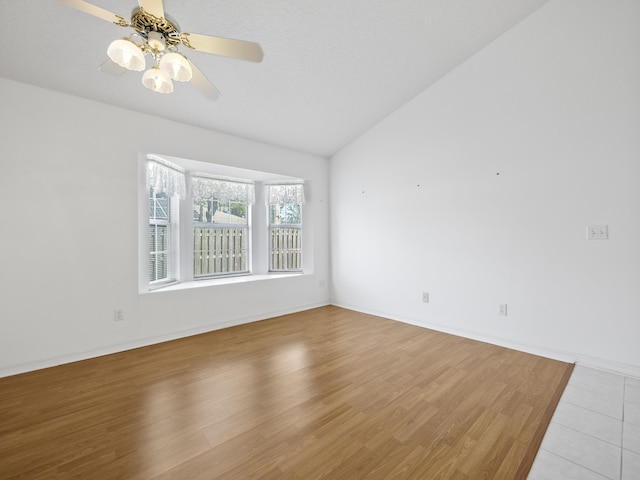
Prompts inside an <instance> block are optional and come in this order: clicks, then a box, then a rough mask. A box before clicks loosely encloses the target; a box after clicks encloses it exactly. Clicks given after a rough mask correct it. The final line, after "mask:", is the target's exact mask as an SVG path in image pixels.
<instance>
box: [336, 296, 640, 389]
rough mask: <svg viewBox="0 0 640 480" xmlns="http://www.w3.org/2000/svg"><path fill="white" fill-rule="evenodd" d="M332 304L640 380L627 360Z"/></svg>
mask: <svg viewBox="0 0 640 480" xmlns="http://www.w3.org/2000/svg"><path fill="white" fill-rule="evenodd" d="M332 305H335V306H336V307H340V308H346V309H348V310H354V311H356V312H361V313H366V314H368V315H375V316H377V317H383V318H388V319H390V320H395V321H398V322H402V323H407V324H409V325H414V326H416V327H422V328H428V329H430V330H435V331H437V332H442V333H448V334H450V335H456V336H458V337H464V338H469V339H471V340H477V341H479V342H485V343H490V344H492V345H497V346H499V347H504V348H510V349H512V350H518V351H520V352H524V353H530V354H532V355H538V356H540V357H545V358H550V359H552V360H558V361H561V362H566V363H575V364H578V365H582V366H584V367H589V368H595V369H597V370H604V371H607V372H611V373H615V374H618V375H624V376H627V377H634V378H638V379H640V366H638V365H628V364H626V363H620V362H615V361H612V360H607V359H602V358H596V357H590V356H588V355H581V354H578V353H575V352H568V351H557V350H553V349H549V348H546V347H543V346H539V345H529V344H524V343H518V342H513V341H511V340H507V339H504V338H498V337H490V336H486V335H482V334H480V333H477V332H473V331H468V330H458V329H454V328H450V327H446V326H444V325H439V324H432V323H426V322H420V321H416V320H412V319H410V318H405V317H402V316H398V315H394V314H391V313H388V312H381V311H376V310H371V309H366V308H361V307H358V306H356V305H349V304H340V303H335V302H333V303H332Z"/></svg>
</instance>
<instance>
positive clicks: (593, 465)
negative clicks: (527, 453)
mask: <svg viewBox="0 0 640 480" xmlns="http://www.w3.org/2000/svg"><path fill="white" fill-rule="evenodd" d="M527 478H528V480H607V479H608V480H640V380H637V379H634V378H629V377H624V376H622V375H616V374H613V373H609V372H603V371H601V370H595V369H592V368H587V367H582V366H579V365H576V367H575V369H574V371H573V374H572V375H571V379H570V380H569V383H568V384H567V388H566V389H565V391H564V393H563V395H562V398H561V399H560V403H559V404H558V408H557V409H556V411H555V414H554V415H553V418H552V419H551V423H550V424H549V428H548V429H547V433H546V434H545V436H544V439H543V440H542V445H540V450H539V451H538V455H537V456H536V459H535V461H534V462H533V466H532V467H531V472H530V473H529V476H528V477H527Z"/></svg>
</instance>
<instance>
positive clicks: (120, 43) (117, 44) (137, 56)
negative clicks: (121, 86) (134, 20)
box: [107, 38, 145, 72]
mask: <svg viewBox="0 0 640 480" xmlns="http://www.w3.org/2000/svg"><path fill="white" fill-rule="evenodd" d="M107 55H109V58H110V59H111V60H113V61H114V62H115V63H117V64H118V65H120V66H121V67H124V68H126V69H127V70H135V71H136V72H141V71H142V70H144V67H145V61H144V53H142V50H140V47H138V46H137V45H136V44H135V43H133V42H132V41H131V40H129V39H126V38H121V39H119V40H114V41H113V42H111V45H109V48H108V49H107Z"/></svg>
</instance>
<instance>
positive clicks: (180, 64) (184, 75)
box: [160, 52, 193, 82]
mask: <svg viewBox="0 0 640 480" xmlns="http://www.w3.org/2000/svg"><path fill="white" fill-rule="evenodd" d="M160 70H162V71H163V72H164V73H166V74H167V75H169V76H170V77H171V78H172V79H173V80H176V81H178V82H188V81H189V80H191V76H192V75H193V72H192V71H191V65H190V64H189V60H187V58H186V57H185V56H184V55H182V54H181V53H178V52H170V53H167V54H166V55H164V56H163V57H162V60H160Z"/></svg>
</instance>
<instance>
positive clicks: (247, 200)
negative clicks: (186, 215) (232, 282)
mask: <svg viewBox="0 0 640 480" xmlns="http://www.w3.org/2000/svg"><path fill="white" fill-rule="evenodd" d="M194 178H196V179H200V180H204V181H210V182H211V183H227V184H234V185H236V186H241V185H243V186H245V187H246V188H245V192H244V199H243V200H244V201H239V200H237V199H236V200H231V199H228V200H227V201H226V202H225V203H226V204H227V207H226V208H227V209H228V211H227V212H225V213H227V214H228V215H232V214H231V208H232V207H231V204H232V203H237V204H240V205H243V206H244V210H245V217H244V222H237V223H233V222H219V223H216V222H215V221H214V220H213V218H214V216H215V213H217V211H218V210H219V209H220V208H221V200H220V197H221V196H222V194H218V198H216V199H214V194H213V193H212V194H211V196H210V197H209V198H207V199H205V198H201V199H200V200H196V199H195V197H194V194H193V191H191V194H190V195H189V196H188V198H187V200H188V201H189V202H190V204H191V209H192V213H193V211H194V210H193V207H195V202H196V201H199V202H202V201H210V202H211V203H212V204H213V202H216V203H217V204H218V206H217V207H216V212H214V213H213V214H212V215H211V221H196V220H195V216H194V215H192V221H191V230H192V232H193V233H192V235H193V243H192V247H193V248H192V249H191V257H192V262H191V263H192V266H193V268H192V276H193V279H194V280H201V279H207V278H224V277H231V276H237V275H249V274H251V258H252V255H251V235H252V222H251V207H252V204H253V202H252V199H251V197H252V195H251V194H250V192H249V189H253V182H248V181H245V180H244V179H243V180H236V179H229V178H225V177H216V176H209V175H203V174H202V173H200V172H194V173H191V174H190V176H189V181H190V185H193V179H194ZM234 198H237V197H234ZM234 216H235V215H234ZM228 218H229V219H230V217H228ZM238 218H242V217H238ZM197 229H211V230H221V231H222V232H227V233H226V234H224V233H222V234H221V235H220V236H218V235H217V234H215V238H216V240H219V241H220V243H221V244H222V245H224V243H225V237H226V243H227V245H229V243H230V242H229V241H230V237H232V236H233V237H234V239H235V238H237V237H238V234H237V232H236V233H234V234H233V235H232V234H230V233H228V232H231V231H233V230H241V231H243V233H242V234H241V235H240V237H241V238H242V240H241V242H242V245H241V246H240V249H241V250H240V253H239V255H240V266H241V267H240V269H237V270H228V267H229V265H230V264H235V263H236V260H231V261H226V262H225V261H224V260H222V258H223V256H225V255H226V258H229V255H230V254H231V256H232V257H231V258H236V256H237V255H238V253H237V252H236V250H237V249H231V250H230V249H224V248H222V249H221V250H219V253H217V254H215V256H218V255H219V256H220V259H221V261H220V264H219V265H220V268H221V269H223V270H224V271H218V272H215V271H214V272H207V273H196V270H197V268H196V265H197V259H196V252H200V253H205V252H207V250H196V242H197V239H196V236H197ZM200 236H201V235H200ZM234 242H235V240H234ZM216 243H217V242H216ZM208 252H211V250H208ZM229 252H232V253H229ZM243 252H244V258H243ZM216 263H217V262H216V261H215V260H214V265H215V264H216ZM200 264H201V267H200V269H201V270H202V264H203V262H202V258H201V259H200ZM243 264H244V268H242V265H243ZM214 268H215V267H214Z"/></svg>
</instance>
